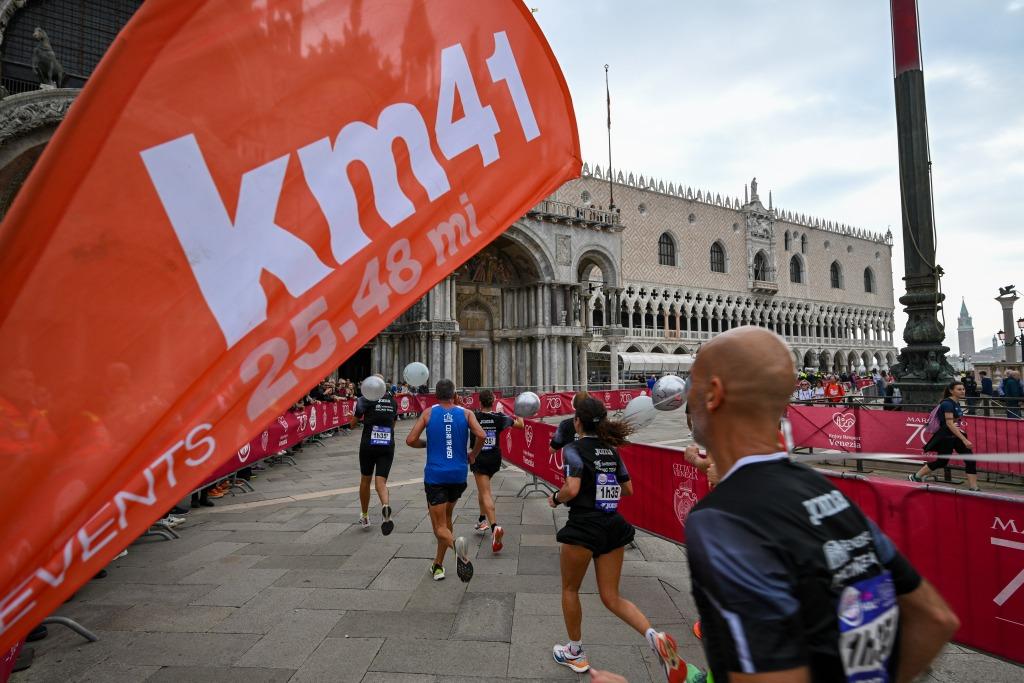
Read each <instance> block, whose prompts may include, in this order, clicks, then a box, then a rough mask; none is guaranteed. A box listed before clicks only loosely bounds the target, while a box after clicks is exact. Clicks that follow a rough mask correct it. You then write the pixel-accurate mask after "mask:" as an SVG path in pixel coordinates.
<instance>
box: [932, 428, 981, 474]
mask: <svg viewBox="0 0 1024 683" xmlns="http://www.w3.org/2000/svg"><path fill="white" fill-rule="evenodd" d="M954 452H956V453H959V454H960V455H972V454H973V453H974V451H972V450H971V449H970V448H968V447H967V446H965V445H964V442H963V441H961V440H960V439H958V438H956V437H955V436H948V437H946V438H944V439H942V440H940V441H939V442H938V443H936V445H935V453H936V454H937V455H939V456H943V455H952V454H953V453H954ZM947 465H949V458H943V457H939V458H936V459H935V461H934V462H930V463H928V469H929V471H931V472H934V471H935V470H937V469H941V468H943V467H946V466H947ZM964 466H965V467H964V469H965V470H966V471H967V474H977V473H978V463H976V462H975V461H973V460H965V461H964Z"/></svg>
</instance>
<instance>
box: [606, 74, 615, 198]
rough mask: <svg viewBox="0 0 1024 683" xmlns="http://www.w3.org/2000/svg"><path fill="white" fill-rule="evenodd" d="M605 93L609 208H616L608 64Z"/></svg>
mask: <svg viewBox="0 0 1024 683" xmlns="http://www.w3.org/2000/svg"><path fill="white" fill-rule="evenodd" d="M604 93H605V95H607V102H608V210H609V211H614V210H615V189H614V186H613V185H612V90H611V88H610V87H609V86H608V65H607V64H605V65H604Z"/></svg>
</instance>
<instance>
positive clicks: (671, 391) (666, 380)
mask: <svg viewBox="0 0 1024 683" xmlns="http://www.w3.org/2000/svg"><path fill="white" fill-rule="evenodd" d="M651 398H652V399H654V407H655V409H657V410H678V409H679V408H682V407H683V404H684V403H686V382H684V381H683V380H682V378H681V377H677V376H676V375H665V376H664V377H662V378H661V379H659V380H658V381H657V382H656V383H655V384H654V388H653V389H651Z"/></svg>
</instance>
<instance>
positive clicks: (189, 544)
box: [11, 413, 1024, 683]
mask: <svg viewBox="0 0 1024 683" xmlns="http://www.w3.org/2000/svg"><path fill="white" fill-rule="evenodd" d="M680 418H681V415H678V414H673V413H667V414H664V415H659V418H658V420H657V421H656V422H655V424H654V425H652V426H651V427H649V428H647V429H646V430H644V432H643V433H642V434H640V435H638V436H637V437H636V440H638V441H645V442H649V443H651V442H666V441H669V442H672V444H671V445H673V446H682V445H685V443H686V441H687V438H686V435H687V432H686V429H685V427H683V428H682V429H680V428H679V419H680ZM411 425H412V422H411V421H403V422H400V423H399V426H398V430H397V431H398V433H399V438H400V443H402V444H403V445H402V446H400V447H399V449H398V453H397V455H396V459H395V466H394V468H393V469H392V473H391V481H392V488H391V496H392V507H393V508H394V510H395V521H396V528H395V532H394V533H393V534H391V535H390V536H387V537H384V536H382V535H381V534H380V530H379V526H378V525H379V521H380V519H379V508H377V507H376V496H375V494H374V497H373V504H372V505H373V506H372V507H371V511H372V512H371V517H372V518H374V521H375V526H374V527H373V528H372V529H371V531H369V532H363V531H362V530H360V529H358V528H357V527H356V526H354V525H353V522H354V521H355V520H356V517H357V515H358V501H357V495H356V488H355V487H356V485H357V483H358V467H357V461H356V451H357V449H358V439H357V437H356V436H355V435H348V436H337V437H334V438H332V439H329V440H328V441H327V442H326V445H325V446H322V447H318V446H306V447H305V448H304V449H303V451H302V452H301V453H300V454H299V455H298V456H297V462H298V464H297V465H296V466H294V467H290V466H286V465H278V466H275V467H273V468H271V469H269V470H267V471H266V472H263V473H261V474H260V475H259V476H258V478H256V479H255V480H254V485H255V486H256V489H257V491H256V493H249V494H244V495H237V496H227V497H225V498H222V499H220V500H219V501H218V504H217V507H215V508H212V509H202V510H196V511H193V512H192V513H191V514H190V515H189V519H188V521H187V522H186V523H185V525H183V526H182V527H179V528H178V531H179V532H180V533H181V536H182V537H181V539H180V540H175V541H159V540H149V539H145V540H142V541H140V542H138V543H136V544H134V545H132V546H131V547H130V549H129V553H128V555H127V556H126V557H124V558H122V559H119V560H117V561H115V562H114V563H113V565H111V566H110V567H109V575H108V576H107V578H105V579H102V580H94V581H92V582H90V583H89V584H87V585H86V586H84V587H83V588H82V589H81V590H80V591H79V592H78V593H77V594H76V596H75V597H74V599H73V600H71V601H70V602H68V603H67V604H65V605H64V606H63V607H62V608H61V610H60V611H59V612H58V613H59V614H63V615H66V616H69V617H72V618H75V619H77V620H79V621H80V622H81V623H82V624H83V625H85V626H87V627H88V628H90V629H93V630H94V631H96V632H97V634H98V635H99V636H100V640H99V642H97V643H91V644H90V643H85V642H84V641H83V640H81V639H80V638H79V637H78V636H75V635H74V634H72V633H71V632H69V631H67V630H66V629H63V628H61V627H54V626H51V627H50V636H49V637H48V638H46V639H45V640H43V641H41V642H39V643H36V644H35V645H34V647H35V649H36V663H35V664H34V665H33V667H32V668H31V669H29V670H28V671H26V672H23V673H20V674H15V675H14V676H13V677H12V678H11V680H12V681H13V682H14V683H29V682H36V681H59V682H60V683H68V682H71V681H103V682H108V681H110V682H125V683H127V682H136V681H146V682H147V683H163V682H167V683H189V682H191V681H197V682H199V681H202V682H203V683H213V682H221V681H224V682H228V683H231V682H234V681H238V682H239V683H263V682H271V681H293V682H306V681H325V682H327V681H365V682H370V681H373V682H376V681H395V682H396V683H419V682H426V681H453V682H454V681H465V682H467V683H468V682H470V681H485V680H503V679H510V680H520V681H522V680H534V681H547V680H550V681H558V680H572V679H576V678H579V679H582V680H586V679H587V678H588V677H586V676H577V675H575V674H573V673H572V672H570V671H569V670H568V669H565V668H562V667H560V666H558V665H557V664H555V663H554V662H553V661H552V659H551V646H552V645H553V644H554V643H556V642H564V641H565V639H566V636H565V629H564V625H563V622H562V617H561V607H560V596H559V592H560V580H559V566H558V547H557V544H556V542H555V531H556V529H557V528H559V527H560V526H561V524H562V523H563V522H564V516H565V514H566V513H565V510H564V508H559V509H558V510H555V511H552V510H551V509H550V508H548V507H547V505H546V502H545V499H544V498H542V497H541V496H539V495H533V496H530V497H529V498H527V499H523V498H518V497H516V493H517V492H518V491H519V490H520V488H521V486H522V485H523V483H524V482H525V481H526V477H525V475H523V474H522V473H521V472H519V471H518V470H515V469H506V470H503V471H502V472H500V473H499V474H498V475H497V476H496V477H495V480H494V484H495V489H496V491H497V510H498V518H499V520H500V521H501V523H502V525H503V526H504V527H505V531H506V535H505V548H504V550H503V551H502V552H501V553H499V554H498V555H494V554H492V553H491V550H490V544H489V541H485V537H483V536H477V535H475V534H474V533H473V530H472V526H473V524H474V523H475V522H476V519H477V508H476V494H475V488H474V487H473V486H472V484H471V486H470V489H469V490H468V491H467V493H466V495H465V496H464V497H463V499H462V501H460V505H459V507H458V509H457V513H458V514H457V517H456V519H455V525H456V534H457V535H463V536H466V538H467V539H469V540H470V541H471V546H472V554H473V555H474V559H473V564H474V567H475V570H476V575H475V577H474V578H473V580H472V582H471V583H469V584H468V585H467V584H463V583H461V582H460V581H459V580H458V579H457V578H456V576H455V568H454V559H453V558H452V556H451V554H449V555H448V557H447V559H446V567H447V569H448V578H447V579H446V580H445V581H441V582H434V581H432V580H431V578H430V577H429V575H428V567H429V565H430V562H431V558H432V557H433V554H434V548H435V544H434V537H433V535H432V533H431V531H430V523H429V520H428V519H427V515H426V504H425V502H424V497H423V490H422V483H421V477H422V463H423V451H415V450H413V449H409V448H406V447H405V446H404V434H406V433H407V432H408V430H409V428H410V427H411ZM622 592H623V594H624V595H625V596H626V597H628V598H629V599H631V600H633V601H634V602H636V603H637V604H638V605H639V606H640V608H641V609H642V610H643V611H644V612H645V613H646V614H647V616H648V617H649V618H650V619H651V621H652V622H653V624H654V625H655V627H657V628H661V629H665V630H668V631H669V632H671V633H673V634H674V635H675V636H676V638H677V640H678V641H679V643H680V647H681V651H682V654H683V656H684V657H685V658H686V659H687V660H690V661H693V662H694V663H696V664H698V665H699V666H702V667H703V666H704V656H703V653H702V651H701V647H700V645H699V643H697V642H696V641H695V639H694V638H693V636H692V635H690V626H691V625H692V623H693V621H694V619H695V618H696V614H697V613H696V609H695V607H694V605H693V601H692V599H691V597H690V594H689V575H688V570H687V564H686V554H685V550H684V549H683V548H680V547H678V546H676V545H673V544H671V543H668V542H665V541H662V540H660V539H657V538H653V537H650V536H647V535H645V534H638V536H637V543H636V548H635V549H630V550H628V551H627V554H626V563H625V566H624V568H623V577H622ZM583 593H584V595H583V596H582V599H583V612H584V626H583V636H584V643H585V644H586V647H587V651H588V654H589V656H590V658H591V663H592V664H594V665H595V666H597V667H599V668H606V669H611V670H613V671H617V672H619V673H621V674H623V675H624V676H626V677H627V679H628V680H630V681H632V682H638V681H661V680H664V678H663V676H662V674H661V672H660V670H659V669H658V668H657V666H656V664H655V660H654V658H653V656H652V655H651V653H650V651H649V650H648V648H647V646H646V643H645V641H644V640H643V638H642V637H641V636H640V635H638V634H636V633H634V632H632V631H631V630H630V629H629V628H628V627H626V626H625V625H624V624H622V623H621V622H619V621H618V620H617V619H616V618H615V617H613V616H612V615H611V613H609V612H608V611H607V610H606V609H605V608H604V606H603V605H602V604H601V600H600V598H599V597H598V595H597V588H596V584H595V582H594V578H593V571H592V570H591V572H590V574H589V575H588V577H587V580H586V581H585V582H584V584H583ZM1022 679H1024V670H1022V669H1021V668H1019V667H1016V666H1014V665H1011V664H1007V663H1005V662H1003V661H1000V660H998V659H995V658H992V657H988V656H986V655H982V654H980V653H977V652H974V651H971V650H967V649H966V648H962V647H959V646H956V645H951V646H949V648H948V649H947V651H946V653H945V654H944V655H943V656H942V658H941V659H940V660H939V661H938V663H937V665H936V666H935V667H934V669H933V670H932V672H931V674H930V676H929V677H928V678H926V680H929V681H943V682H947V681H948V682H952V681H986V682H991V683H995V682H999V681H1006V682H1009V681H1020V680H1022Z"/></svg>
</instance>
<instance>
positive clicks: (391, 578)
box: [369, 557, 425, 591]
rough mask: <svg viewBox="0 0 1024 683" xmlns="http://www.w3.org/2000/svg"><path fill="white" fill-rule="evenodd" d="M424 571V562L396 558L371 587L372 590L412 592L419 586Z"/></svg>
mask: <svg viewBox="0 0 1024 683" xmlns="http://www.w3.org/2000/svg"><path fill="white" fill-rule="evenodd" d="M424 570H425V567H424V563H423V560H420V559H412V558H398V557H395V558H392V559H391V561H390V562H388V564H387V566H385V567H384V569H383V570H382V571H381V572H380V574H378V575H377V578H376V579H374V581H373V583H371V584H370V586H369V587H370V588H371V589H372V590H391V591H394V590H410V589H413V588H415V587H416V586H417V585H418V584H419V582H420V580H421V579H422V578H423V575H424V573H425V571H424Z"/></svg>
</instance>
